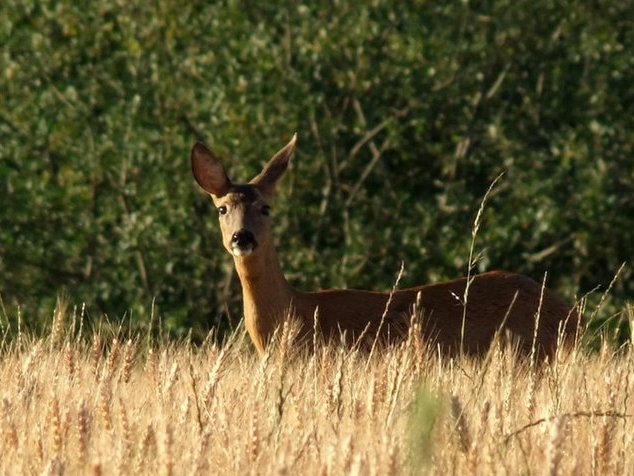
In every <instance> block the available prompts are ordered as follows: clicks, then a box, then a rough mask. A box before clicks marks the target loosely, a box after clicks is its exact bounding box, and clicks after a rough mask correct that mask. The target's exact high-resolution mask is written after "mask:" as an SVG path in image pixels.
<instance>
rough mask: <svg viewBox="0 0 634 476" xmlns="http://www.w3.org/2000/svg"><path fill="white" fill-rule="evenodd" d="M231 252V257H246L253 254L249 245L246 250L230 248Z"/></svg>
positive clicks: (237, 247) (236, 247) (235, 247)
mask: <svg viewBox="0 0 634 476" xmlns="http://www.w3.org/2000/svg"><path fill="white" fill-rule="evenodd" d="M231 252H232V253H233V256H248V255H250V254H251V253H253V246H251V245H249V246H248V247H246V248H240V247H239V246H233V247H231Z"/></svg>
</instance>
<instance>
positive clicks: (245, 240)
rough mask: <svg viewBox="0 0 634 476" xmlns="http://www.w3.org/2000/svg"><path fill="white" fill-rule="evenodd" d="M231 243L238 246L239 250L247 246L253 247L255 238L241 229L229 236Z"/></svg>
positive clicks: (247, 231)
mask: <svg viewBox="0 0 634 476" xmlns="http://www.w3.org/2000/svg"><path fill="white" fill-rule="evenodd" d="M231 243H234V244H236V245H238V246H239V247H240V248H242V247H244V246H247V245H254V244H255V236H253V233H251V232H250V231H249V230H244V229H242V230H239V231H236V232H235V233H234V234H233V235H232V236H231Z"/></svg>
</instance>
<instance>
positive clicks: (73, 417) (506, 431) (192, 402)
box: [0, 310, 634, 475]
mask: <svg viewBox="0 0 634 476" xmlns="http://www.w3.org/2000/svg"><path fill="white" fill-rule="evenodd" d="M59 312H66V311H64V310H61V311H59ZM59 312H58V314H56V320H55V323H54V325H53V326H52V332H51V334H50V335H49V336H48V337H47V338H32V337H29V336H27V335H25V334H23V333H20V334H19V335H15V336H14V337H12V338H11V339H5V340H4V341H3V342H0V345H1V346H0V356H1V360H0V455H1V457H0V473H2V474H12V475H13V474H64V473H65V474H87V473H88V474H103V475H108V474H164V475H172V474H173V475H178V474H240V475H243V474H319V475H339V474H359V475H365V474H380V475H390V474H408V473H412V474H443V475H444V474H487V475H489V474H520V473H524V474H536V475H541V474H548V475H556V474H601V475H605V474H619V475H620V474H627V473H630V474H632V472H633V471H634V444H633V441H632V440H633V438H634V432H633V431H632V428H633V426H632V416H631V415H632V414H634V403H633V401H632V398H630V395H631V393H632V387H633V385H634V384H633V381H634V377H633V376H632V372H633V370H634V364H633V353H632V348H631V346H626V347H624V348H622V349H620V350H619V351H616V350H614V349H613V348H612V347H610V346H609V345H607V344H605V345H603V346H602V347H601V348H600V350H599V351H598V352H593V353H587V352H584V351H581V350H579V349H576V350H574V351H572V352H571V353H568V354H565V355H564V354H559V355H558V356H557V358H556V359H555V361H554V362H553V363H552V364H550V365H543V366H536V367H535V368H533V367H531V366H530V365H529V364H528V363H525V362H521V361H518V360H517V359H516V358H515V356H514V355H513V352H512V351H511V350H508V349H502V348H499V347H496V348H495V349H494V350H493V351H492V352H491V353H490V355H489V356H488V357H487V358H485V359H479V360H471V359H468V358H458V359H455V360H451V359H447V358H444V357H439V356H437V355H435V354H434V353H433V352H430V351H429V350H426V349H424V348H423V346H422V343H421V342H420V341H419V340H418V339H416V338H414V337H413V336H414V333H412V335H411V336H410V338H409V339H408V340H407V342H404V343H403V344H402V345H401V346H397V347H391V348H388V349H382V350H380V351H378V350H377V351H376V352H374V354H373V355H372V357H371V358H370V359H369V358H368V355H367V354H362V353H358V352H355V351H351V350H349V349H347V348H345V347H339V346H324V345H320V343H319V342H315V343H313V344H311V346H315V347H316V350H315V352H310V353H306V354H304V355H298V354H297V352H296V350H294V348H293V347H292V346H291V345H290V342H291V337H292V336H291V332H290V331H289V329H285V330H283V331H282V332H281V333H280V335H279V338H278V339H277V341H276V344H275V346H274V348H273V350H271V352H269V353H268V354H267V355H266V356H264V357H263V358H261V357H259V356H257V355H256V354H255V353H254V352H253V351H252V349H251V346H250V344H249V342H248V339H247V338H245V336H244V334H243V333H240V332H238V333H236V334H234V335H233V336H232V337H231V338H230V339H229V340H228V341H227V342H225V343H218V342H216V341H215V340H214V339H213V338H210V339H209V340H208V341H207V342H206V343H205V344H204V345H202V346H197V347H196V346H192V345H190V344H188V343H187V342H186V341H183V342H180V343H169V342H165V343H160V342H156V341H152V340H150V339H147V338H146V337H143V338H140V337H136V338H134V337H133V338H131V339H129V338H127V337H126V336H124V335H123V334H122V333H120V332H116V331H101V332H95V333H94V334H92V335H86V332H85V331H82V332H83V334H84V335H83V336H82V335H81V333H78V332H70V331H68V330H66V329H65V326H64V325H63V324H61V322H63V320H64V316H63V315H61V314H59Z"/></svg>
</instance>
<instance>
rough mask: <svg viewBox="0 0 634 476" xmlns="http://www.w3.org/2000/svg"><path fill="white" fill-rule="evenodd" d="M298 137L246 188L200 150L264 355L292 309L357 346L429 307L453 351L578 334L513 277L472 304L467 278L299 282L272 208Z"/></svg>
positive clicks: (533, 287) (303, 320)
mask: <svg viewBox="0 0 634 476" xmlns="http://www.w3.org/2000/svg"><path fill="white" fill-rule="evenodd" d="M295 143H296V135H294V136H293V138H292V139H291V141H290V142H289V143H288V144H287V145H286V146H285V147H283V148H282V149H281V150H280V151H278V152H277V153H276V154H275V155H274V156H273V158H272V159H271V160H270V161H269V162H268V163H267V164H266V166H265V167H264V168H263V169H262V171H261V172H260V173H259V174H258V175H257V176H256V177H255V178H254V179H252V180H251V181H250V182H249V183H247V184H236V183H233V182H232V181H231V180H230V179H229V177H228V176H227V173H226V172H225V169H224V167H223V166H222V163H221V162H220V161H219V160H218V159H217V158H216V156H215V155H214V154H213V153H212V152H211V151H210V150H209V149H207V148H206V147H205V146H204V145H203V144H201V143H197V144H195V145H194V146H193V148H192V151H191V166H192V172H193V174H194V178H195V179H196V181H197V182H198V184H199V185H200V186H201V187H202V188H203V190H205V191H206V192H207V193H209V194H210V195H211V198H212V200H213V203H214V204H215V206H216V207H217V208H218V212H219V215H220V229H221V231H222V241H223V245H224V247H225V248H226V249H227V251H229V253H231V254H232V255H233V259H234V263H235V267H236V270H237V272H238V276H239V277H240V282H241V284H242V295H243V301H244V302H243V304H244V320H245V325H246V328H247V331H248V332H249V335H250V337H251V339H252V341H253V343H254V344H255V347H256V348H257V350H258V351H259V352H260V353H262V352H264V350H265V348H266V346H267V343H268V342H269V340H270V338H271V337H272V335H273V333H274V331H275V329H276V328H277V327H278V326H279V325H280V324H281V323H282V322H283V320H284V319H285V318H286V317H287V316H289V315H291V316H293V317H294V318H295V319H297V320H298V321H299V326H300V336H304V337H306V336H309V335H310V334H312V333H313V328H314V327H315V329H316V330H317V332H318V333H319V334H321V336H322V337H324V338H325V339H326V340H328V339H331V338H339V337H340V336H342V335H343V336H345V337H346V339H347V341H348V342H356V339H359V338H363V339H367V338H368V337H369V338H370V339H373V340H374V339H375V338H377V339H378V338H380V340H382V341H388V340H395V339H398V338H400V337H402V336H403V334H406V332H407V328H408V326H409V324H410V316H411V315H412V312H414V307H415V306H417V307H418V309H422V310H423V313H424V317H423V319H424V323H423V324H424V326H423V332H422V334H423V338H425V339H427V342H431V343H433V344H435V345H438V346H439V347H440V348H441V349H442V350H443V351H445V352H449V353H455V352H457V351H458V350H459V349H462V350H463V351H464V352H467V353H470V354H478V353H482V352H484V351H486V349H487V348H488V347H489V346H490V344H491V342H492V340H493V338H494V336H495V334H496V331H497V330H498V329H499V328H500V327H504V328H505V329H508V330H509V331H510V332H511V334H512V335H514V336H516V337H517V339H518V340H519V345H520V351H521V352H522V353H528V352H531V351H534V350H535V348H537V349H538V351H539V352H540V353H541V354H544V355H552V354H553V352H554V351H555V348H556V346H557V342H558V333H559V332H561V333H562V337H563V338H564V340H566V341H570V340H571V339H572V338H575V337H576V332H577V326H578V324H579V317H578V314H577V312H576V311H575V310H574V309H573V308H571V307H570V306H568V305H567V304H566V303H565V302H564V301H563V300H562V299H561V298H560V297H559V296H557V295H556V294H555V293H553V292H552V291H549V290H548V289H542V286H541V285H540V284H538V283H536V282H535V281H533V280H532V279H530V278H528V277H526V276H522V275H519V274H514V273H507V272H502V271H492V272H488V273H483V274H479V275H475V276H472V277H471V280H472V281H471V282H470V284H469V291H468V298H467V302H466V309H465V307H464V305H463V303H462V302H461V298H462V296H463V295H464V294H465V287H466V286H467V279H468V278H466V277H462V278H459V279H455V280H452V281H446V282H441V283H438V284H430V285H426V286H420V287H415V288H409V289H403V290H399V291H395V292H393V293H389V292H378V291H361V290H354V289H339V290H323V291H315V292H302V291H298V290H296V289H294V288H293V287H291V286H290V285H289V283H288V282H287V281H286V279H285V278H284V274H283V272H282V269H281V267H280V262H279V260H278V257H277V254H276V252H275V247H274V245H273V237H272V232H271V218H270V216H269V211H270V209H271V202H272V200H273V195H274V191H275V186H276V184H277V182H278V180H279V179H280V177H281V176H282V175H283V173H284V171H285V170H286V168H287V166H288V164H289V161H290V160H291V157H292V156H293V154H294V152H295ZM538 315H539V317H538V318H536V317H537V316H538ZM536 321H537V324H538V325H537V332H536V333H535V332H534V331H535V323H536ZM377 333H378V336H377ZM366 343H367V342H366Z"/></svg>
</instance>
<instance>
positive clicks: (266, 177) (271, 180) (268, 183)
mask: <svg viewBox="0 0 634 476" xmlns="http://www.w3.org/2000/svg"><path fill="white" fill-rule="evenodd" d="M296 143H297V134H293V138H292V139H291V140H290V142H289V143H288V144H286V145H285V146H284V147H282V148H281V149H280V150H279V151H278V152H277V153H276V154H275V155H274V156H273V158H272V159H271V160H270V161H269V162H268V163H267V164H266V165H265V166H264V168H263V169H262V172H260V173H259V174H258V175H257V176H256V177H255V178H254V179H253V180H251V182H250V183H251V184H253V185H255V186H256V187H258V188H259V189H260V191H261V192H262V193H263V194H265V195H272V194H273V191H274V190H275V184H277V182H278V180H279V179H280V177H281V176H282V175H284V172H285V171H286V169H287V168H288V164H289V163H290V161H291V159H292V158H293V155H294V154H295V144H296Z"/></svg>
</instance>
